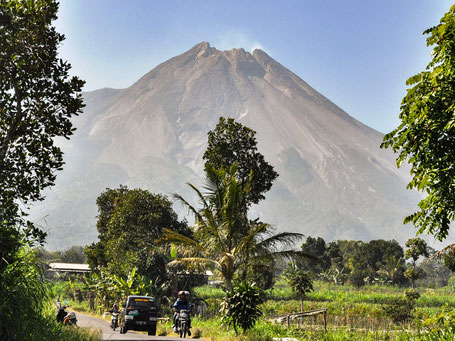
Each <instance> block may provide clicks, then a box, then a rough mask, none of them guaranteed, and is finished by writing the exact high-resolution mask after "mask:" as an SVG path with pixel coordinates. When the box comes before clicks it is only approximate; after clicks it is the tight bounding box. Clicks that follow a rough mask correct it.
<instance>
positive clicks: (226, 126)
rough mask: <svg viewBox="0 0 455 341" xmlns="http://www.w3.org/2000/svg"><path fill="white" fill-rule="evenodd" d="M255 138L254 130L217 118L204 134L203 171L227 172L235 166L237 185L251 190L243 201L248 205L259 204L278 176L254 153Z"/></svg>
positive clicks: (260, 156)
mask: <svg viewBox="0 0 455 341" xmlns="http://www.w3.org/2000/svg"><path fill="white" fill-rule="evenodd" d="M255 135H256V132H255V131H254V130H252V129H250V128H248V127H245V126H244V125H242V124H241V123H238V122H235V121H234V119H232V118H224V117H220V120H219V122H218V124H217V125H216V127H215V129H214V130H213V131H209V132H208V145H207V149H206V151H205V153H204V156H203V159H204V160H206V164H205V165H206V169H210V167H214V168H215V169H224V170H225V171H229V169H230V168H231V166H232V165H233V164H234V163H237V168H238V172H237V175H236V176H237V177H238V180H239V181H240V184H241V185H242V186H245V185H246V184H247V183H249V186H250V187H251V189H250V190H249V192H248V194H247V197H246V204H248V205H249V204H251V203H254V204H257V203H258V202H259V201H260V200H263V199H264V198H265V197H264V193H265V192H267V191H268V190H269V189H270V188H271V187H272V184H273V181H274V180H275V179H276V178H277V177H278V173H276V172H275V171H274V169H273V167H272V166H271V165H270V164H268V163H267V162H266V161H265V159H264V156H263V155H262V154H261V153H259V152H258V150H257V141H256V137H255ZM207 166H209V167H207ZM251 173H252V175H251ZM250 175H251V179H250Z"/></svg>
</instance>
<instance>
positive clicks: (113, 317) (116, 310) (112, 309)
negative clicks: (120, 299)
mask: <svg viewBox="0 0 455 341" xmlns="http://www.w3.org/2000/svg"><path fill="white" fill-rule="evenodd" d="M109 312H110V313H111V327H112V326H113V327H112V328H113V329H114V330H115V328H117V326H118V316H119V314H120V309H119V307H118V304H117V303H114V305H113V306H112V308H111V310H109ZM114 314H115V316H114ZM115 319H117V320H116V323H115V326H114V320H115Z"/></svg>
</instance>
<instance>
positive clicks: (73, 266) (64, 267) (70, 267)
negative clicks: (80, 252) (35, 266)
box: [49, 263, 90, 272]
mask: <svg viewBox="0 0 455 341" xmlns="http://www.w3.org/2000/svg"><path fill="white" fill-rule="evenodd" d="M49 271H55V272H90V267H89V265H88V264H77V263H49Z"/></svg>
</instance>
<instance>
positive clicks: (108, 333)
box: [76, 312, 203, 341]
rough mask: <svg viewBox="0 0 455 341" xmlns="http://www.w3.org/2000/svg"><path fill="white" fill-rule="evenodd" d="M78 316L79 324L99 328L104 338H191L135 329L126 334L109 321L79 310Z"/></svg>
mask: <svg viewBox="0 0 455 341" xmlns="http://www.w3.org/2000/svg"><path fill="white" fill-rule="evenodd" d="M76 317H77V324H78V325H79V326H81V327H88V328H91V329H98V330H99V331H100V333H102V335H103V338H102V339H103V340H138V341H139V340H191V339H188V338H186V339H180V338H178V337H172V336H148V335H146V334H140V333H135V332H133V331H128V332H127V333H126V334H120V328H117V329H116V330H115V331H113V330H112V329H111V328H110V327H109V323H108V322H106V321H105V320H103V319H101V318H97V317H92V316H89V315H84V314H81V313H79V312H76ZM200 340H201V339H200ZM201 341H203V340H201Z"/></svg>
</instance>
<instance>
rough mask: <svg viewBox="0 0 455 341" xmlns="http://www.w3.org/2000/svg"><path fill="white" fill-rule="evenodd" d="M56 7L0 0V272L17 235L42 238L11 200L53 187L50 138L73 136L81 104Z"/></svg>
mask: <svg viewBox="0 0 455 341" xmlns="http://www.w3.org/2000/svg"><path fill="white" fill-rule="evenodd" d="M57 10H58V4H57V2H56V1H52V0H37V1H19V0H4V1H1V2H0V224H1V225H0V242H1V247H0V260H1V261H0V270H1V269H2V268H3V267H4V266H5V263H4V262H5V261H8V262H10V261H11V259H10V255H12V254H13V252H12V250H14V249H17V248H18V245H19V242H18V240H19V239H21V238H23V237H24V236H25V239H28V240H37V241H39V242H42V241H43V240H44V238H45V233H44V232H42V231H41V230H39V229H38V228H36V227H34V226H33V224H32V223H30V222H24V216H25V214H24V212H23V211H22V210H21V209H20V207H19V203H21V204H24V205H25V206H27V205H28V204H30V203H31V202H33V201H37V200H42V199H43V196H42V194H41V192H42V190H43V189H45V188H47V187H49V186H52V185H53V184H54V181H55V179H56V171H57V170H60V169H61V167H62V165H63V163H64V162H63V158H62V155H63V153H62V150H61V149H60V148H59V147H58V146H57V145H56V144H55V138H56V137H64V138H67V139H68V138H69V136H70V135H72V134H73V131H74V128H73V127H72V123H71V121H70V119H71V118H72V117H73V116H75V115H78V114H79V113H80V112H81V109H82V107H83V104H82V95H81V89H82V86H83V84H84V82H83V81H81V80H80V79H79V78H77V77H70V76H69V70H70V67H71V66H70V64H69V63H68V62H65V61H63V60H61V59H59V58H58V52H57V49H58V47H59V46H60V44H61V42H62V41H63V40H64V38H65V37H64V35H62V34H59V33H58V32H57V31H56V30H55V28H54V27H53V26H52V21H53V20H55V19H57ZM18 224H19V225H21V226H24V224H25V225H26V229H25V232H24V234H23V236H22V237H20V236H19V234H20V233H21V232H20V231H19V230H18V228H17V226H18Z"/></svg>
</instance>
